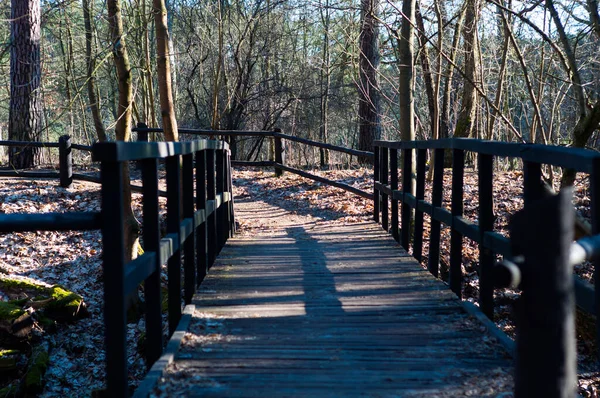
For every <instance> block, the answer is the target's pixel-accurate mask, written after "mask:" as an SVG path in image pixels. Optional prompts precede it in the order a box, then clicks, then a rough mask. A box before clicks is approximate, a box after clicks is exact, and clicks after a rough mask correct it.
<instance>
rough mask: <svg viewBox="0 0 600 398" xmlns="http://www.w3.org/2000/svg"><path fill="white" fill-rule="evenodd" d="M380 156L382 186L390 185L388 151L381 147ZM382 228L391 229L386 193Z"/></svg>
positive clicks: (382, 202)
mask: <svg viewBox="0 0 600 398" xmlns="http://www.w3.org/2000/svg"><path fill="white" fill-rule="evenodd" d="M379 154H380V156H381V159H380V160H379V174H380V175H379V181H381V184H382V185H387V183H388V174H389V170H388V149H387V148H385V147H381V149H380V151H379ZM381 227H382V228H383V229H384V230H385V231H387V230H388V228H389V195H388V194H387V193H385V192H383V193H382V195H381Z"/></svg>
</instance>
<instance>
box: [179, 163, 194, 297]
mask: <svg viewBox="0 0 600 398" xmlns="http://www.w3.org/2000/svg"><path fill="white" fill-rule="evenodd" d="M181 171H182V178H183V217H184V218H186V219H190V220H192V225H193V221H194V154H193V153H189V154H186V155H183V164H182V170H181ZM195 252H196V236H195V228H193V229H192V233H191V234H190V235H189V236H188V237H187V238H186V239H185V242H184V246H183V258H184V264H183V277H184V279H183V280H184V284H183V291H184V293H183V298H184V303H185V304H190V303H191V302H192V297H193V296H194V291H195V288H196V270H195V268H196V266H195V261H194V260H195V258H194V254H195Z"/></svg>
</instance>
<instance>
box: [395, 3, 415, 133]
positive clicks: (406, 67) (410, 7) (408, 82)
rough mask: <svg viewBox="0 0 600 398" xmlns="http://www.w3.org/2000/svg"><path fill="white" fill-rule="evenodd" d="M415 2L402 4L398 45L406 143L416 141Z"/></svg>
mask: <svg viewBox="0 0 600 398" xmlns="http://www.w3.org/2000/svg"><path fill="white" fill-rule="evenodd" d="M415 3H416V1H415V0H405V1H403V2H402V13H403V14H404V15H403V19H402V27H401V29H400V37H399V43H398V53H399V59H398V64H399V65H398V70H399V76H400V77H399V81H398V83H399V84H398V102H399V105H400V134H401V136H402V140H404V141H414V139H415V108H414V101H415V99H414V92H413V79H414V49H413V48H414V43H413V42H414V28H413V23H414V21H415Z"/></svg>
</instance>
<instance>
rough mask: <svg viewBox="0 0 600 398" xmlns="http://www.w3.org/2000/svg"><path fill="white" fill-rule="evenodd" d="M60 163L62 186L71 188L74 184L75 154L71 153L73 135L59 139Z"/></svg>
mask: <svg viewBox="0 0 600 398" xmlns="http://www.w3.org/2000/svg"><path fill="white" fill-rule="evenodd" d="M58 165H59V174H60V186H61V187H63V188H71V185H72V184H73V155H72V153H71V137H69V136H68V135H63V136H61V137H60V138H59V139H58Z"/></svg>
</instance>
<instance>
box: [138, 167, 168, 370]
mask: <svg viewBox="0 0 600 398" xmlns="http://www.w3.org/2000/svg"><path fill="white" fill-rule="evenodd" d="M141 165H142V186H143V190H144V191H143V197H142V202H143V211H144V213H143V214H144V229H143V231H144V250H145V251H146V253H151V252H154V253H156V263H155V267H156V268H155V269H154V272H153V273H152V275H150V276H149V277H148V278H147V279H146V280H145V281H144V298H145V301H146V364H147V366H148V369H150V368H151V367H152V364H153V363H154V362H155V361H156V360H157V359H158V358H160V354H161V352H162V347H163V340H162V299H161V289H160V273H161V272H160V267H161V263H160V255H159V252H160V227H159V225H160V213H159V206H158V159H144V160H142V161H141Z"/></svg>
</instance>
